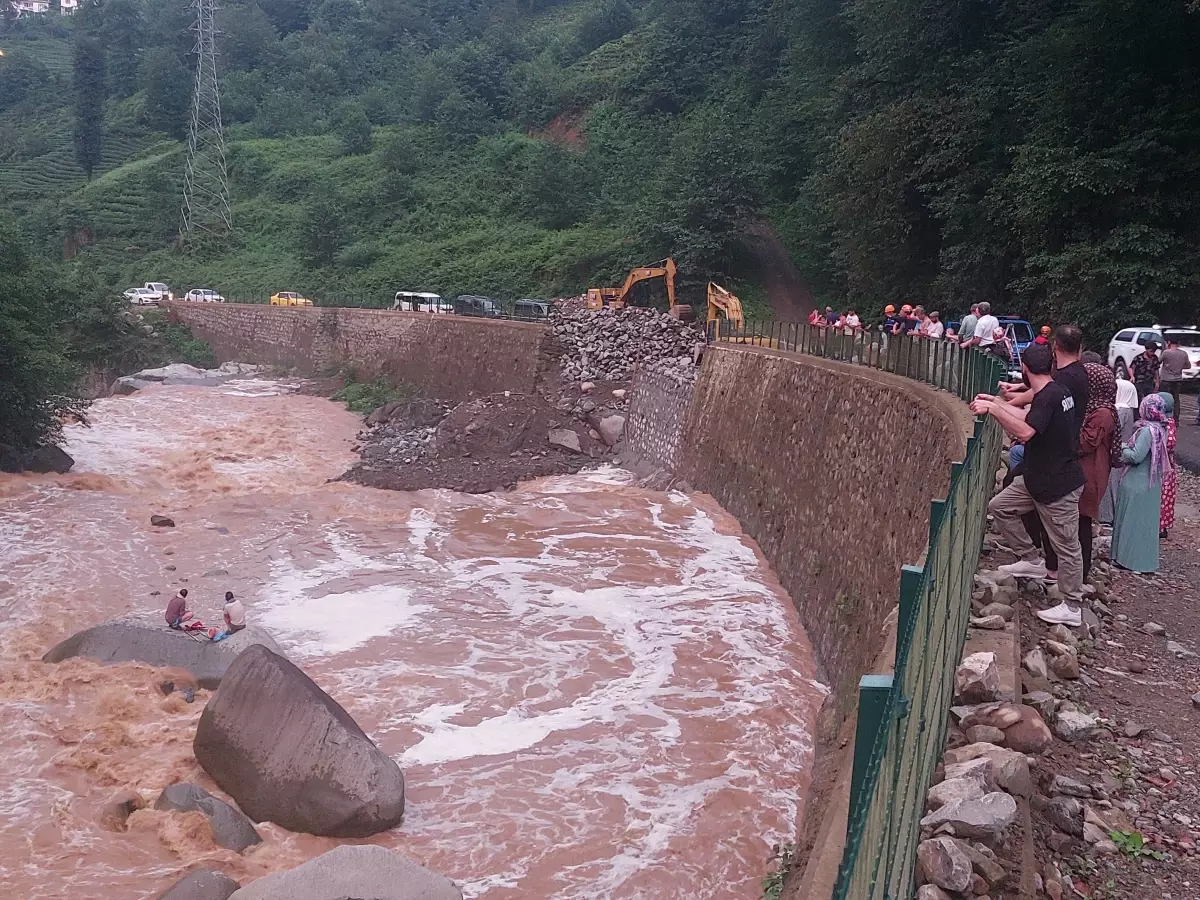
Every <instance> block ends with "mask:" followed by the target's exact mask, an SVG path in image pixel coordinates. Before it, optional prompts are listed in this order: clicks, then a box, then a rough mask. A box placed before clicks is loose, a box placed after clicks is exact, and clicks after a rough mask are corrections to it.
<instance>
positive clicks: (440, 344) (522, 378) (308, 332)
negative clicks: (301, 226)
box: [168, 302, 554, 400]
mask: <svg viewBox="0 0 1200 900" xmlns="http://www.w3.org/2000/svg"><path fill="white" fill-rule="evenodd" d="M168 308H169V310H170V313H171V316H172V318H174V319H176V320H177V321H180V322H182V323H183V324H185V325H187V326H188V327H189V328H190V329H191V330H192V332H193V333H194V334H195V335H196V336H197V337H199V338H202V339H203V340H206V341H208V342H209V343H210V344H212V347H213V350H214V351H215V353H216V354H217V359H219V360H220V361H221V362H226V361H228V360H231V359H236V360H241V361H245V362H254V363H263V364H270V365H277V366H282V367H285V368H288V369H294V370H296V371H297V372H299V373H301V374H303V375H320V374H333V373H335V372H337V371H338V370H340V369H342V368H344V367H347V366H348V367H352V368H353V369H354V370H355V373H356V374H357V376H358V378H359V379H360V380H369V379H373V378H375V377H376V376H379V375H382V376H384V377H386V378H388V379H391V380H393V381H407V382H409V383H410V384H414V385H416V386H417V387H418V388H420V389H421V390H422V391H424V392H425V393H427V394H429V395H430V396H433V397H437V398H439V399H444V400H461V399H464V398H465V397H468V396H470V395H472V394H490V393H496V392H498V391H514V392H518V393H530V392H532V391H533V390H534V388H535V386H536V385H537V384H538V382H539V379H540V378H541V376H542V375H543V374H544V372H545V371H547V370H548V368H549V367H550V366H552V365H553V364H554V360H553V338H552V335H551V333H550V329H548V328H546V327H545V326H542V325H534V324H530V323H525V322H508V321H503V320H495V319H491V320H489V319H476V318H469V317H464V316H435V315H431V314H428V313H415V312H392V311H390V310H368V309H325V308H320V307H308V308H296V307H271V306H262V305H252V304H236V303H184V302H176V303H172V304H168Z"/></svg>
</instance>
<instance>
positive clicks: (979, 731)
mask: <svg viewBox="0 0 1200 900" xmlns="http://www.w3.org/2000/svg"><path fill="white" fill-rule="evenodd" d="M964 733H965V734H966V736H967V740H968V741H970V742H971V743H972V744H977V743H980V742H982V743H986V744H1003V743H1004V732H1003V731H1001V730H1000V729H999V728H993V727H992V726H991V725H972V726H971V727H970V728H968V729H967V730H966V732H964Z"/></svg>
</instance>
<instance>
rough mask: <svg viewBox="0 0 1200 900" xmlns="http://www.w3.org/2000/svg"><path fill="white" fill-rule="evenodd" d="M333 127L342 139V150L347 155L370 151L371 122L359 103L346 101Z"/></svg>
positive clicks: (357, 154)
mask: <svg viewBox="0 0 1200 900" xmlns="http://www.w3.org/2000/svg"><path fill="white" fill-rule="evenodd" d="M334 127H335V128H336V129H337V135H338V137H339V138H340V139H341V141H342V152H343V153H345V154H346V155H347V156H359V155H361V154H363V153H370V152H371V123H370V121H368V119H367V114H366V111H365V110H363V108H362V106H361V105H360V104H358V103H347V104H346V105H345V106H344V107H342V109H341V110H340V111H339V112H338V116H337V122H336V123H335V126H334Z"/></svg>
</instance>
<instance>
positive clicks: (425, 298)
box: [392, 291, 454, 313]
mask: <svg viewBox="0 0 1200 900" xmlns="http://www.w3.org/2000/svg"><path fill="white" fill-rule="evenodd" d="M392 309H402V310H406V311H410V312H428V313H453V312H454V304H453V303H450V302H448V301H446V300H443V299H442V297H441V295H440V294H430V293H428V292H426V291H396V299H395V302H394V303H392Z"/></svg>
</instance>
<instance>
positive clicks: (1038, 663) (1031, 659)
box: [1021, 648, 1050, 679]
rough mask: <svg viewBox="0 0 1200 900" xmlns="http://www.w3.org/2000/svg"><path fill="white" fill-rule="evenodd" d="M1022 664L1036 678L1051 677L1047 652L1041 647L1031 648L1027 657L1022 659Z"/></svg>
mask: <svg viewBox="0 0 1200 900" xmlns="http://www.w3.org/2000/svg"><path fill="white" fill-rule="evenodd" d="M1021 665H1022V666H1024V667H1025V671H1027V672H1028V673H1029V674H1030V675H1032V676H1033V677H1034V678H1043V679H1045V678H1049V677H1050V669H1049V668H1048V667H1047V665H1046V654H1045V653H1043V652H1042V650H1041V648H1038V649H1036V650H1030V651H1029V652H1028V653H1026V654H1025V658H1024V659H1022V660H1021Z"/></svg>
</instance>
